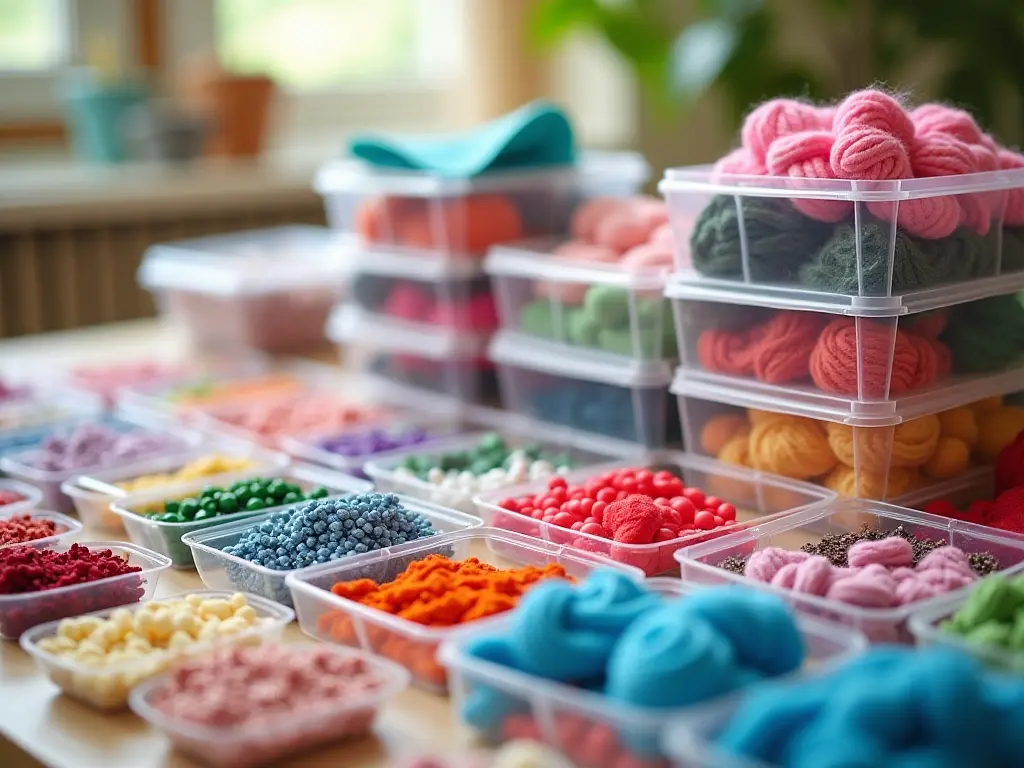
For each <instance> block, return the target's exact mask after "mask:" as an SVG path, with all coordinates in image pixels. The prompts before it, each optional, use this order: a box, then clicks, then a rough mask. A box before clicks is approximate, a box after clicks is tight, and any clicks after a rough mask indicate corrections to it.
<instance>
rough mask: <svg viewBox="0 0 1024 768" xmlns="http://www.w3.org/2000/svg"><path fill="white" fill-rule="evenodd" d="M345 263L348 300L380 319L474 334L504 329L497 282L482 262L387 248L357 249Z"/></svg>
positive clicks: (347, 257) (350, 253)
mask: <svg viewBox="0 0 1024 768" xmlns="http://www.w3.org/2000/svg"><path fill="white" fill-rule="evenodd" d="M345 258H346V263H347V268H348V270H349V290H348V296H349V298H350V299H351V301H352V302H353V304H355V305H356V306H357V307H359V308H360V309H362V310H364V311H366V312H368V313H371V314H372V315H374V316H381V317H385V318H389V319H395V320H405V321H408V322H413V323H422V324H424V325H429V326H436V327H439V328H448V329H454V330H457V331H461V332H462V333H473V334H484V333H490V332H492V331H494V330H495V329H496V328H497V326H498V317H497V310H496V309H495V306H494V295H493V293H492V291H491V282H490V280H488V279H487V276H486V275H485V274H484V273H483V270H482V269H481V267H480V263H479V262H477V261H465V260H460V261H450V260H439V259H425V258H422V257H421V256H413V255H409V254H408V253H403V252H401V251H388V250H384V249H373V250H361V249H360V250H352V251H351V252H349V253H347V254H346V256H345Z"/></svg>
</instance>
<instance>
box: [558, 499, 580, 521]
mask: <svg viewBox="0 0 1024 768" xmlns="http://www.w3.org/2000/svg"><path fill="white" fill-rule="evenodd" d="M562 511H563V512H567V513H569V514H570V515H572V516H573V517H579V516H580V503H579V502H578V501H576V500H575V499H570V500H569V501H567V502H565V503H564V504H562Z"/></svg>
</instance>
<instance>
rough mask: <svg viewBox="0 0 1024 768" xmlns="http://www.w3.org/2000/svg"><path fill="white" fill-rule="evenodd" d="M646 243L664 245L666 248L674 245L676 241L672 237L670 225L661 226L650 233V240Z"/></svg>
mask: <svg viewBox="0 0 1024 768" xmlns="http://www.w3.org/2000/svg"><path fill="white" fill-rule="evenodd" d="M647 242H649V243H651V244H652V245H653V244H655V243H664V244H666V245H668V246H672V245H675V242H676V239H675V237H673V236H672V225H671V224H662V225H661V226H660V227H658V228H657V229H656V230H654V231H653V232H651V239H650V240H648V241H647Z"/></svg>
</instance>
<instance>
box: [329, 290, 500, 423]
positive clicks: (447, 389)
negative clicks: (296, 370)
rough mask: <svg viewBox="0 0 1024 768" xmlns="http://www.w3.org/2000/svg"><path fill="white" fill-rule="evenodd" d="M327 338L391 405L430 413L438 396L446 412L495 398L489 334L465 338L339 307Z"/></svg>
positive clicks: (344, 358)
mask: <svg viewBox="0 0 1024 768" xmlns="http://www.w3.org/2000/svg"><path fill="white" fill-rule="evenodd" d="M327 336H328V338H330V340H331V341H332V342H334V343H335V344H336V345H337V346H338V352H339V354H340V355H341V358H342V361H343V362H344V363H345V364H346V366H347V367H349V368H350V369H353V370H357V371H359V372H361V374H362V377H363V378H364V380H365V381H366V382H367V388H368V389H370V390H371V391H373V392H375V393H376V394H378V395H379V396H380V398H381V399H382V400H384V401H386V402H394V403H397V404H402V405H406V406H413V407H418V408H422V409H423V410H426V409H427V408H429V407H432V406H434V405H436V404H437V401H438V395H440V396H441V397H442V398H444V399H447V400H448V401H449V403H448V404H447V407H449V408H455V407H456V406H455V404H456V403H467V404H472V403H477V404H487V403H490V402H492V401H493V400H494V399H495V396H496V392H497V383H496V379H495V374H494V366H493V365H492V364H491V363H490V362H489V361H488V360H487V357H486V350H487V340H488V335H487V334H477V333H472V334H466V333H460V332H458V331H455V330H453V329H451V328H443V327H436V326H432V325H426V324H422V323H414V322H409V321H406V320H398V319H395V318H393V317H387V316H384V315H380V314H375V313H369V312H365V311H363V310H361V309H359V308H358V307H355V306H351V305H349V306H339V307H337V308H336V309H335V311H334V312H333V313H332V314H331V317H330V320H329V321H328V325H327Z"/></svg>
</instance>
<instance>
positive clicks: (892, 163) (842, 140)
mask: <svg viewBox="0 0 1024 768" xmlns="http://www.w3.org/2000/svg"><path fill="white" fill-rule="evenodd" d="M829 162H830V163H831V165H832V172H833V173H835V175H836V177H837V178H840V179H860V180H865V181H887V180H892V179H907V178H910V177H911V173H912V171H911V169H910V155H909V153H908V151H907V147H906V145H905V144H903V142H901V141H900V140H899V139H897V138H896V137H895V136H893V135H892V134H889V133H886V132H885V131H881V130H879V129H877V128H867V127H863V128H862V127H851V128H849V129H847V130H845V131H843V132H841V133H837V134H836V141H835V144H833V145H832V152H831V154H830V155H829Z"/></svg>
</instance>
